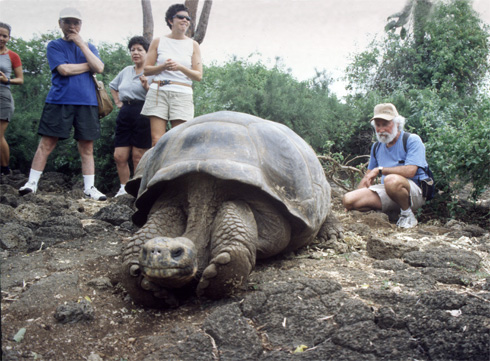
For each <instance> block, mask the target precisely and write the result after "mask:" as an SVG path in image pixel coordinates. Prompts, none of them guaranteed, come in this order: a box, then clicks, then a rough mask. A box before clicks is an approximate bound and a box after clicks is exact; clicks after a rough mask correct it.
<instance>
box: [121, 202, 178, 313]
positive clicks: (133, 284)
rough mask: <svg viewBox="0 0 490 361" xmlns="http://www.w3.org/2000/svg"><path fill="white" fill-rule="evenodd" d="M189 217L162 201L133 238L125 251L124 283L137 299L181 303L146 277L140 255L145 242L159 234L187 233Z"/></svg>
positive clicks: (154, 303)
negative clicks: (142, 269)
mask: <svg viewBox="0 0 490 361" xmlns="http://www.w3.org/2000/svg"><path fill="white" fill-rule="evenodd" d="M185 223H186V218H185V214H184V212H183V211H182V210H181V209H180V208H179V207H175V206H168V205H160V208H158V207H157V208H156V210H155V208H154V211H153V212H152V214H151V215H150V218H149V219H148V222H146V224H145V225H144V226H143V227H142V228H141V229H139V230H138V231H137V232H136V234H135V235H134V236H133V237H132V238H131V239H130V241H129V243H128V244H127V245H126V247H125V248H124V250H123V253H122V257H123V260H122V262H123V263H122V267H121V276H122V280H121V282H122V284H123V286H124V288H125V289H126V291H127V292H128V293H129V295H130V296H131V298H132V299H133V301H134V302H135V303H139V304H142V305H145V306H147V307H158V306H162V304H163V305H165V306H168V307H176V306H178V301H177V300H176V298H175V296H174V295H173V293H172V292H171V291H169V290H166V289H163V288H162V287H160V286H158V285H155V284H153V283H152V282H150V281H148V280H147V279H145V278H144V277H143V275H142V274H141V268H140V264H139V261H138V257H139V255H140V252H141V248H142V246H143V245H144V244H145V242H147V241H148V240H150V239H153V238H155V237H159V236H167V237H178V236H180V235H182V233H184V230H185Z"/></svg>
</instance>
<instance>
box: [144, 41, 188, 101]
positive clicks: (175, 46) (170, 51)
mask: <svg viewBox="0 0 490 361" xmlns="http://www.w3.org/2000/svg"><path fill="white" fill-rule="evenodd" d="M193 53H194V40H192V39H183V40H177V39H170V38H168V37H166V36H162V37H161V38H160V43H159V44H158V49H157V54H158V56H157V65H160V64H163V63H165V61H167V60H168V59H172V60H174V61H175V62H177V63H179V64H180V65H183V66H185V67H186V68H189V69H192V54H193ZM160 80H171V81H177V82H179V83H185V84H189V85H192V80H191V79H190V78H189V77H187V76H186V75H185V74H184V73H182V72H181V71H168V70H164V71H162V72H161V73H160V74H157V75H156V76H155V77H154V78H153V81H154V82H153V83H152V84H151V85H150V86H151V87H152V88H153V89H157V88H158V85H157V84H156V83H155V81H160ZM160 90H161V91H162V90H163V91H174V92H179V93H187V94H192V88H191V87H188V86H182V85H177V84H169V85H165V86H162V87H160Z"/></svg>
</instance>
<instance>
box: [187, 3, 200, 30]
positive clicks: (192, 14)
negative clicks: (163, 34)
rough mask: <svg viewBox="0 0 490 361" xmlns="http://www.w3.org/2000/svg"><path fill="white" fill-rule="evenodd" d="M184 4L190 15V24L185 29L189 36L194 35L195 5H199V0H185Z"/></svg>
mask: <svg viewBox="0 0 490 361" xmlns="http://www.w3.org/2000/svg"><path fill="white" fill-rule="evenodd" d="M184 5H185V6H186V7H187V8H188V9H189V16H190V17H191V19H192V21H191V25H190V26H189V29H187V33H186V34H185V35H187V36H188V37H189V38H193V37H194V32H195V30H196V21H197V6H198V5H199V0H185V3H184Z"/></svg>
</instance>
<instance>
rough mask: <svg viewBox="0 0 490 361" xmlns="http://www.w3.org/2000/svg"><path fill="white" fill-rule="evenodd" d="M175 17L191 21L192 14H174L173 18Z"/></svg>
mask: <svg viewBox="0 0 490 361" xmlns="http://www.w3.org/2000/svg"><path fill="white" fill-rule="evenodd" d="M174 18H177V19H180V20H184V19H186V20H187V21H191V20H192V19H191V17H190V16H187V15H174V16H173V18H172V19H174Z"/></svg>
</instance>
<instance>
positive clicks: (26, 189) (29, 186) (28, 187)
mask: <svg viewBox="0 0 490 361" xmlns="http://www.w3.org/2000/svg"><path fill="white" fill-rule="evenodd" d="M36 192H37V183H36V182H34V181H32V182H27V183H26V184H24V185H23V186H22V187H20V188H19V194H20V195H21V196H23V195H26V194H27V193H36Z"/></svg>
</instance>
